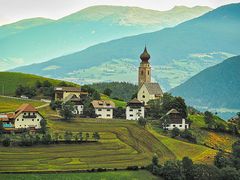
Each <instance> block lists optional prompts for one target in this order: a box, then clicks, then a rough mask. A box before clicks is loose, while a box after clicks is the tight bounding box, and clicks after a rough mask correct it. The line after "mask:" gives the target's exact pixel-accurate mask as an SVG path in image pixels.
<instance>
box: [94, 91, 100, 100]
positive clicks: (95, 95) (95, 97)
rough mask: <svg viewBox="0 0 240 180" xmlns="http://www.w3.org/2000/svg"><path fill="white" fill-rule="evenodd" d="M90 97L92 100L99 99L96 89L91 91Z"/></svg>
mask: <svg viewBox="0 0 240 180" xmlns="http://www.w3.org/2000/svg"><path fill="white" fill-rule="evenodd" d="M92 98H93V100H100V99H101V97H100V94H99V93H98V92H97V91H94V92H93V94H92Z"/></svg>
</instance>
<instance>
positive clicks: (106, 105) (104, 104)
mask: <svg viewBox="0 0 240 180" xmlns="http://www.w3.org/2000/svg"><path fill="white" fill-rule="evenodd" d="M91 103H92V105H93V107H94V108H103V109H112V108H115V103H114V102H112V101H110V100H93V101H92V102H91Z"/></svg>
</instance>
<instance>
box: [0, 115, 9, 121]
mask: <svg viewBox="0 0 240 180" xmlns="http://www.w3.org/2000/svg"><path fill="white" fill-rule="evenodd" d="M0 121H8V116H7V115H6V114H0Z"/></svg>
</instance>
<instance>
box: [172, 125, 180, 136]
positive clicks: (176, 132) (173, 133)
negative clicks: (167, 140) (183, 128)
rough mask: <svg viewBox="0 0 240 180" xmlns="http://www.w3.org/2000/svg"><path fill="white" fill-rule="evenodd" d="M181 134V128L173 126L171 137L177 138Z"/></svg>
mask: <svg viewBox="0 0 240 180" xmlns="http://www.w3.org/2000/svg"><path fill="white" fill-rule="evenodd" d="M179 135H180V129H178V128H177V127H175V128H173V130H172V132H171V137H172V138H175V137H177V136H179Z"/></svg>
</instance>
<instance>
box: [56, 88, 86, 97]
mask: <svg viewBox="0 0 240 180" xmlns="http://www.w3.org/2000/svg"><path fill="white" fill-rule="evenodd" d="M54 90H55V100H64V99H65V98H67V97H68V96H69V95H75V96H76V97H79V98H80V95H81V94H86V93H85V92H81V88H80V87H55V89H54Z"/></svg>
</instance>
